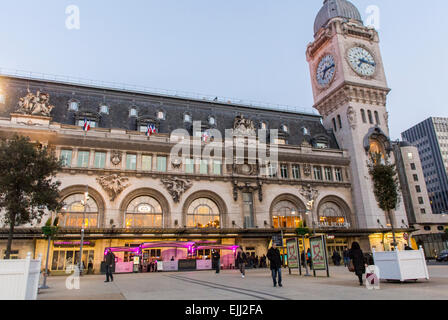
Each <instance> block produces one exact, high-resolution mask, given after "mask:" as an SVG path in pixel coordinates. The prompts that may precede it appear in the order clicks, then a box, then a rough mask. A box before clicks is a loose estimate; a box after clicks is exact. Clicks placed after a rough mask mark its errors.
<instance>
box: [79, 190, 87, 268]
mask: <svg viewBox="0 0 448 320" xmlns="http://www.w3.org/2000/svg"><path fill="white" fill-rule="evenodd" d="M88 200H89V187H88V186H86V192H85V193H84V203H83V205H84V210H83V214H82V225H81V243H80V247H79V261H78V263H79V267H78V268H79V275H80V276H82V272H83V268H82V247H83V244H84V226H85V220H86V206H87V201H88Z"/></svg>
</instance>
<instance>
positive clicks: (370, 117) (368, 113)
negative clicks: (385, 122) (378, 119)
mask: <svg viewBox="0 0 448 320" xmlns="http://www.w3.org/2000/svg"><path fill="white" fill-rule="evenodd" d="M367 115H368V116H369V122H370V124H373V118H372V111H370V110H367Z"/></svg>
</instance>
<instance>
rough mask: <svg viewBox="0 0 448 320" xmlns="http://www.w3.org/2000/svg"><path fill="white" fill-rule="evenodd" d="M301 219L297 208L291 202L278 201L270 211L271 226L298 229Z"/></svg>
mask: <svg viewBox="0 0 448 320" xmlns="http://www.w3.org/2000/svg"><path fill="white" fill-rule="evenodd" d="M301 221H302V217H301V215H300V214H299V210H298V209H297V206H296V205H295V204H294V203H292V202H291V201H287V200H284V201H280V202H278V203H277V204H276V205H275V206H274V208H273V209H272V226H273V227H274V228H276V229H279V228H299V227H300V222H301Z"/></svg>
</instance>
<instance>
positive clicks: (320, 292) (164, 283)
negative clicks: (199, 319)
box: [38, 265, 448, 301]
mask: <svg viewBox="0 0 448 320" xmlns="http://www.w3.org/2000/svg"><path fill="white" fill-rule="evenodd" d="M294 272H295V273H296V274H292V275H289V274H288V270H287V269H285V270H283V288H279V287H277V288H274V287H273V286H272V280H271V278H270V271H269V270H268V269H255V270H247V274H246V277H245V278H244V279H242V278H241V275H240V273H239V271H238V270H225V271H222V272H221V273H220V274H215V273H214V272H213V271H200V272H177V273H143V274H119V275H115V276H114V280H115V281H114V282H110V283H104V280H105V277H104V276H101V275H89V276H83V277H82V278H81V280H80V288H79V290H76V289H73V290H68V289H67V288H66V279H67V277H63V276H61V277H50V278H49V279H48V285H49V286H50V289H47V290H41V291H40V294H39V295H38V299H39V300H52V299H58V300H198V301H200V300H318V299H325V300H334V299H344V300H356V299H361V300H383V299H384V300H396V299H399V300H417V299H419V300H420V299H424V300H440V299H443V300H446V299H448V266H447V265H435V266H433V265H430V266H429V272H430V277H431V279H430V280H429V281H426V280H420V281H418V282H417V283H414V282H408V283H389V282H385V281H384V282H383V281H382V282H381V287H380V289H379V290H368V289H367V288H366V287H365V286H363V287H360V286H359V284H358V280H357V278H356V277H355V275H354V274H352V273H350V272H348V271H347V269H346V268H344V267H332V268H331V270H330V272H331V278H326V277H324V273H321V274H320V275H321V276H320V277H317V278H314V277H303V276H298V274H297V271H294Z"/></svg>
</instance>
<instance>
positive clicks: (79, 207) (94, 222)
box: [59, 193, 99, 228]
mask: <svg viewBox="0 0 448 320" xmlns="http://www.w3.org/2000/svg"><path fill="white" fill-rule="evenodd" d="M63 202H64V207H63V208H62V210H61V212H60V213H59V226H60V227H65V228H81V227H82V225H83V216H84V227H85V228H97V227H98V220H99V219H98V205H97V204H96V202H95V200H94V199H92V197H89V199H88V200H87V204H86V206H85V215H84V194H83V193H77V194H72V195H70V196H68V197H67V198H65V199H64V201H63Z"/></svg>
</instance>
